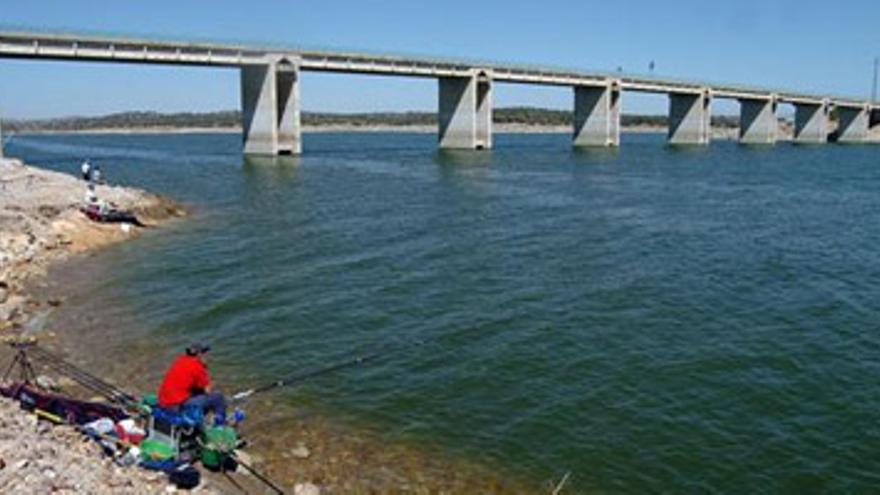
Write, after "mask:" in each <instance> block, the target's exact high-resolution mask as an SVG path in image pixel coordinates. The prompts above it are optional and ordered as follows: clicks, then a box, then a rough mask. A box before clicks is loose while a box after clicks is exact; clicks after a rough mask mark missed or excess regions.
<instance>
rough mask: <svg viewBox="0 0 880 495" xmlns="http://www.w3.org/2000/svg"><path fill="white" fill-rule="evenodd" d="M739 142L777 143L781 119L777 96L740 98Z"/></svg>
mask: <svg viewBox="0 0 880 495" xmlns="http://www.w3.org/2000/svg"><path fill="white" fill-rule="evenodd" d="M739 104H740V112H739V142H740V143H742V144H776V133H777V131H778V129H779V121H778V120H777V118H776V107H777V103H776V98H775V97H772V98H770V99H767V100H747V99H742V100H739Z"/></svg>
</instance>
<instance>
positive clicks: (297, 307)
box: [7, 133, 880, 493]
mask: <svg viewBox="0 0 880 495" xmlns="http://www.w3.org/2000/svg"><path fill="white" fill-rule="evenodd" d="M7 153H8V154H9V155H14V156H20V157H22V158H24V159H25V160H26V161H27V162H29V163H34V164H39V165H44V166H47V167H50V168H55V169H59V170H65V171H68V172H70V173H75V172H76V170H77V167H78V164H79V162H80V161H81V160H82V159H83V158H85V157H90V158H91V159H92V161H93V162H95V163H97V164H99V165H101V166H102V168H103V169H104V171H105V175H106V176H107V177H109V178H110V180H112V181H113V182H117V183H121V184H125V185H133V186H138V187H143V188H145V189H148V190H151V191H155V192H159V193H162V194H165V195H168V196H170V197H172V198H175V199H177V200H179V201H182V202H184V203H186V204H188V205H190V206H191V207H192V208H193V210H194V212H193V215H192V216H191V217H190V218H189V219H187V220H184V221H181V222H178V223H176V224H174V225H171V226H169V227H168V228H163V229H157V230H156V231H153V232H149V233H148V234H147V235H145V236H143V237H141V238H139V239H137V240H135V241H133V242H130V243H126V244H123V245H120V246H117V247H114V248H112V249H109V250H107V251H106V252H104V253H101V254H100V255H98V256H96V257H94V258H93V259H90V260H85V261H83V262H82V263H83V264H84V265H86V266H88V265H89V263H91V264H93V265H94V266H93V267H92V268H91V269H90V270H88V271H84V272H83V273H85V274H88V275H85V276H84V275H82V274H80V276H79V278H78V282H77V283H78V284H79V288H78V292H77V293H76V294H74V295H72V296H71V298H70V300H69V301H68V302H67V303H66V304H65V309H64V310H63V311H62V313H61V315H66V316H64V318H69V319H64V318H62V317H61V316H57V317H55V321H53V322H52V324H53V326H54V327H57V328H58V330H59V331H61V332H62V333H63V332H74V331H75V334H74V335H75V337H73V340H74V341H75V342H74V345H75V344H76V343H79V345H80V346H82V347H83V349H86V350H88V351H90V352H91V354H92V355H93V356H95V361H96V362H98V361H103V362H104V364H105V365H106V366H108V369H110V368H113V367H116V368H122V369H128V370H129V371H130V372H132V373H134V372H137V373H143V374H144V375H145V376H147V377H148V378H149V380H153V379H157V377H158V376H159V374H161V372H162V371H163V369H164V366H165V362H164V360H165V359H167V358H168V357H170V356H171V355H172V354H173V353H174V352H177V351H178V350H179V349H180V347H181V346H182V345H183V344H185V343H186V342H188V341H189V340H191V339H192V338H196V337H197V338H203V339H205V340H208V341H210V342H211V343H212V344H213V347H214V350H215V351H214V352H213V353H212V354H213V356H212V357H211V360H212V361H211V366H212V369H213V374H214V375H215V376H216V377H217V380H218V381H219V382H223V381H224V380H225V381H226V382H227V387H228V388H230V389H235V388H237V387H243V386H250V385H254V384H260V383H263V382H265V381H266V380H272V379H275V378H277V377H279V376H284V375H287V374H291V373H295V372H298V371H305V370H309V369H313V368H316V367H320V366H323V365H326V364H331V363H335V362H340V361H344V360H346V359H350V358H351V357H353V356H357V355H360V354H368V353H370V352H373V351H375V350H377V349H382V348H385V347H386V346H389V345H406V344H410V343H415V342H423V343H422V344H421V345H414V346H412V347H409V348H407V349H406V351H405V352H400V353H396V354H393V355H390V356H388V357H387V358H385V359H381V360H379V361H376V362H372V363H369V364H367V365H365V366H362V367H356V368H351V369H348V370H345V371H344V372H342V373H339V374H337V375H332V376H327V377H324V378H321V379H318V380H314V381H311V382H309V383H307V384H304V385H303V386H301V387H294V388H290V389H285V390H283V391H280V392H278V393H274V394H272V397H271V398H265V400H267V401H268V400H271V401H272V404H266V407H271V408H273V409H276V410H280V411H288V410H290V411H299V412H300V413H301V412H302V411H312V413H311V414H312V416H313V417H320V418H321V421H327V422H328V423H329V424H334V425H345V426H340V428H344V430H340V431H345V432H346V433H345V435H346V438H348V439H349V440H346V441H350V437H349V436H348V435H353V434H352V433H350V432H351V431H367V432H370V433H369V434H368V435H369V438H371V439H373V441H374V442H378V443H380V444H383V445H388V446H403V447H401V448H404V449H407V450H408V451H418V452H425V453H426V454H424V456H423V458H429V459H440V458H442V459H448V460H449V461H448V462H450V463H454V462H459V461H461V462H462V463H465V464H473V465H479V466H485V467H486V468H487V469H488V470H490V471H492V472H497V473H503V476H502V477H506V476H510V477H511V478H516V479H517V480H520V481H521V482H522V483H523V484H520V481H517V484H516V485H511V486H510V490H511V491H515V490H516V489H518V488H514V486H515V487H521V486H529V484H532V486H535V487H544V486H547V484H548V483H552V481H553V480H558V479H559V478H561V477H562V475H563V474H564V473H566V472H569V471H570V472H571V478H570V481H569V485H568V490H570V491H571V492H572V493H582V492H583V493H591V492H602V493H608V492H612V493H646V492H674V493H681V492H685V493H692V492H711V491H722V492H736V493H759V492H773V493H778V492H788V493H809V492H816V493H827V492H870V491H873V490H876V489H877V486H878V485H880V474H878V473H880V456H878V455H877V452H878V448H880V426H878V424H880V421H878V420H880V414H878V410H880V332H878V329H877V321H878V320H880V303H878V300H880V290H878V286H880V249H878V246H880V223H878V217H880V160H878V157H880V149H878V148H875V147H870V146H852V147H846V146H821V147H796V146H791V145H788V144H780V145H778V146H776V147H772V148H749V147H740V146H738V145H736V144H735V143H731V142H716V143H713V144H712V145H711V146H710V147H708V148H705V149H673V148H668V147H666V146H664V143H663V138H662V137H661V136H652V135H626V136H624V142H623V145H622V147H621V148H620V149H619V150H616V151H594V152H583V153H579V152H575V151H573V150H571V149H570V143H569V137H568V136H565V135H554V134H546V135H544V134H542V135H500V136H496V148H495V149H494V150H492V151H491V152H465V153H439V152H438V151H437V150H436V149H435V136H434V135H430V134H384V133H349V134H343V133H340V134H332V133H327V134H308V135H306V140H305V154H304V155H303V156H302V157H300V158H287V159H282V160H280V161H272V160H253V161H245V160H244V159H243V158H242V157H241V154H240V142H239V137H238V136H237V135H222V134H218V135H144V136H102V135H76V136H73V135H68V136H61V135H59V136H15V137H14V138H13V139H12V140H11V142H10V143H9V144H8V145H7ZM64 311H66V313H64ZM62 327H63V328H62ZM74 329H75V330H74ZM70 336H71V334H70V333H68V337H70ZM108 356H112V358H110V359H108ZM107 361H111V363H107ZM149 380H145V382H148V381H149ZM286 408H290V409H286ZM277 416H279V417H280V416H283V415H281V414H278V415H277ZM252 419H253V420H255V421H256V422H258V423H259V418H252ZM261 428H263V429H264V430H267V429H268V430H271V429H272V428H276V429H277V428H279V427H277V426H272V425H268V424H263V425H261ZM325 440H326V439H325ZM326 441H328V442H332V441H335V440H326ZM339 441H340V442H341V441H343V440H339ZM310 446H311V447H313V448H316V447H317V446H316V445H315V444H312V445H310ZM364 448H367V447H364ZM394 448H396V447H394ZM388 449H389V450H393V448H392V447H388ZM375 450H376V449H373V450H370V452H372V453H373V454H371V455H372V456H373V457H372V459H374V460H373V461H365V462H373V463H374V464H375V463H376V461H375V458H376V455H378V454H375ZM378 450H383V449H378ZM374 454H375V455H374ZM420 455H421V454H420ZM318 456H320V453H318ZM342 457H344V456H340V459H342ZM356 459H357V457H356V456H355V460H349V461H345V460H344V459H343V460H340V461H339V462H340V463H344V462H349V464H348V466H351V465H355V464H356V463H357V461H356ZM326 460H327V459H326V458H325V459H324V461H326ZM444 462H445V461H444ZM452 465H453V464H426V465H425V468H424V469H425V470H432V471H436V472H439V473H443V472H444V471H447V473H446V475H448V472H449V471H452V470H453V468H451V467H450V466H452ZM398 467H399V465H398V463H397V462H396V461H394V462H391V465H389V466H387V468H388V469H389V470H391V471H394V469H396V468H398ZM326 469H327V470H328V471H332V469H333V466H332V463H330V464H328V467H327V468H326ZM456 469H457V468H456ZM410 472H411V471H407V473H410ZM328 476H329V475H328ZM426 476H429V474H426ZM364 477H365V478H366V477H367V476H366V475H364ZM404 477H405V478H407V480H408V481H406V480H405V481H406V482H409V483H412V484H414V485H415V486H418V485H419V481H418V480H415V479H413V478H412V477H411V476H409V475H406V476H404ZM442 479H443V475H440V474H438V475H436V476H433V477H431V476H429V481H426V482H425V483H434V482H436V483H439V485H440V486H444V485H443V484H442V481H436V480H442ZM432 480H433V481H432ZM401 483H404V481H401ZM376 486H380V487H381V486H384V485H381V484H379V485H376ZM401 486H403V485H401ZM449 486H452V487H453V489H452V490H453V491H455V489H454V487H455V486H467V485H454V484H453V485H449ZM497 491H505V487H504V486H503V485H500V488H498V490H497Z"/></svg>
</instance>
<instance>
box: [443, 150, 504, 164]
mask: <svg viewBox="0 0 880 495" xmlns="http://www.w3.org/2000/svg"><path fill="white" fill-rule="evenodd" d="M434 161H435V163H437V165H440V166H441V167H489V166H491V165H492V163H493V162H494V161H493V155H492V151H491V150H437V153H436V154H435V155H434Z"/></svg>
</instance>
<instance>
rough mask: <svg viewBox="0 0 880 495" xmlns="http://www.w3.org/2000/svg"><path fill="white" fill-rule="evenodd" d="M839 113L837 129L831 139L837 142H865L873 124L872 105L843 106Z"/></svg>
mask: <svg viewBox="0 0 880 495" xmlns="http://www.w3.org/2000/svg"><path fill="white" fill-rule="evenodd" d="M835 111H836V113H837V130H835V131H834V134H832V136H831V139H832V140H833V141H834V142H836V143H864V142H865V140H866V139H867V138H868V128H869V127H870V124H871V109H870V107H867V106H865V107H843V106H839V107H837V109H836V110H835Z"/></svg>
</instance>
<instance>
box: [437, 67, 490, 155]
mask: <svg viewBox="0 0 880 495" xmlns="http://www.w3.org/2000/svg"><path fill="white" fill-rule="evenodd" d="M437 118H438V127H439V135H438V144H439V146H440V148H443V149H489V148H491V147H492V78H491V76H490V75H489V74H488V73H487V72H485V71H475V72H474V74H472V75H471V76H468V77H441V78H440V88H439V101H438V112H437Z"/></svg>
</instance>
